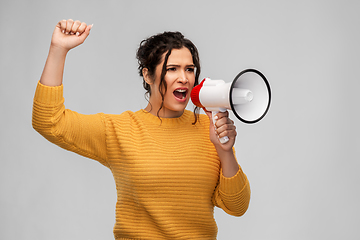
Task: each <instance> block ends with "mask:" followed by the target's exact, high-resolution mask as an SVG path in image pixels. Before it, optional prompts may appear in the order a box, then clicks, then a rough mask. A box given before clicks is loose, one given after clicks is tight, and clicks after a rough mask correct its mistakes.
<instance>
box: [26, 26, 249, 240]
mask: <svg viewBox="0 0 360 240" xmlns="http://www.w3.org/2000/svg"><path fill="white" fill-rule="evenodd" d="M91 27H92V26H91V25H90V26H88V25H87V24H86V23H81V22H80V21H73V20H71V19H70V20H62V21H60V22H59V23H58V24H57V25H56V28H55V30H54V33H53V36H52V40H51V46H50V50H49V55H48V58H47V61H46V64H45V67H44V71H43V74H42V76H41V79H40V81H39V83H38V86H37V89H36V92H35V97H34V107H33V127H34V128H35V129H36V130H37V131H38V132H39V133H40V134H42V135H43V136H44V137H45V138H47V139H48V140H49V141H51V142H53V143H55V144H57V145H58V146H60V147H62V148H64V149H67V150H70V151H73V152H76V153H78V154H80V155H83V156H85V157H88V158H91V159H95V160H97V161H99V162H100V163H101V164H103V165H105V166H106V167H108V168H109V169H110V170H111V171H112V173H113V176H114V179H115V182H116V188H117V204H116V223H115V226H114V237H115V239H216V235H217V227H216V223H215V220H214V216H213V211H214V206H217V207H220V208H222V209H223V210H224V211H225V212H227V213H229V214H231V215H234V216H241V215H243V214H244V213H245V212H246V210H247V207H248V204H249V200H250V187H249V182H248V180H247V178H246V176H245V174H244V173H243V172H242V170H241V168H240V167H239V165H238V163H237V161H236V159H235V156H234V152H233V145H234V143H235V138H236V130H235V126H234V124H233V121H231V120H230V119H229V118H228V113H227V112H226V113H218V114H217V115H216V116H215V118H216V120H217V122H216V124H215V125H216V126H214V125H213V123H212V121H210V119H209V118H211V114H209V113H207V114H208V116H206V115H201V114H200V115H199V114H197V113H194V114H193V113H191V112H190V111H188V110H186V109H185V107H186V105H187V103H188V101H189V96H190V91H191V89H192V88H193V87H194V85H196V84H198V77H199V74H200V64H199V57H198V52H197V49H196V47H195V45H194V44H193V43H192V42H191V41H190V40H188V39H185V38H184V37H183V35H182V34H181V33H178V32H175V33H174V32H165V33H163V34H158V35H155V36H152V37H150V38H148V39H146V40H144V41H142V42H141V44H140V47H139V49H138V52H137V58H138V61H139V73H140V75H141V76H142V77H143V86H144V88H145V90H146V92H147V93H148V94H149V99H148V100H149V103H148V105H147V107H146V108H145V109H141V110H139V111H137V112H131V111H126V112H124V113H122V114H119V115H109V114H102V113H100V114H95V115H82V114H79V113H76V112H73V111H70V110H67V109H65V107H64V104H63V103H64V99H63V95H62V92H63V85H62V77H63V70H64V64H65V58H66V55H67V52H68V51H69V50H70V49H72V48H74V47H76V46H78V45H80V44H82V43H83V42H84V41H85V39H86V38H87V37H88V35H89V33H90V29H91ZM224 136H228V137H229V139H230V140H229V141H228V142H227V143H226V144H220V142H219V140H218V138H219V137H224Z"/></svg>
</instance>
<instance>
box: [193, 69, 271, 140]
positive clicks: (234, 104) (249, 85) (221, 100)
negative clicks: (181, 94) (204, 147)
mask: <svg viewBox="0 0 360 240" xmlns="http://www.w3.org/2000/svg"><path fill="white" fill-rule="evenodd" d="M190 96H191V101H192V102H193V103H194V105H196V106H198V107H200V108H205V109H206V110H207V111H211V112H212V115H213V116H214V115H215V114H217V113H218V112H225V111H226V110H232V111H233V112H234V115H235V116H236V118H238V119H239V120H240V121H242V122H244V123H247V124H253V123H256V122H258V121H260V120H261V119H262V118H263V117H264V116H265V115H266V113H267V112H268V110H269V107H270V102H271V90H270V84H269V82H268V80H267V79H266V77H265V76H264V75H263V74H262V73H261V72H259V71H258V70H255V69H246V70H244V71H242V72H240V73H239V74H238V75H237V76H236V77H235V79H234V80H233V81H232V82H231V83H225V82H224V81H223V80H212V79H210V78H204V80H203V81H202V82H201V83H200V84H199V85H197V86H195V87H194V88H193V89H192V91H191V95H190ZM213 119H214V118H213ZM214 124H215V120H214ZM227 141H229V138H228V137H227V136H226V137H223V138H221V139H220V142H221V143H226V142H227Z"/></svg>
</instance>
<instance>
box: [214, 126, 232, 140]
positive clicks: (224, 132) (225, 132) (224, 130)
mask: <svg viewBox="0 0 360 240" xmlns="http://www.w3.org/2000/svg"><path fill="white" fill-rule="evenodd" d="M216 132H217V135H218V136H219V138H222V137H225V136H228V137H229V138H232V137H235V136H236V134H237V133H236V127H235V126H228V127H227V128H225V127H224V126H222V127H221V128H220V129H218V130H217V131H216Z"/></svg>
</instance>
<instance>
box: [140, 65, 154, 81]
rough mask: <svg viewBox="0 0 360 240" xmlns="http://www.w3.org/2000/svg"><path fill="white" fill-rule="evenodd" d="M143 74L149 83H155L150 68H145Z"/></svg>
mask: <svg viewBox="0 0 360 240" xmlns="http://www.w3.org/2000/svg"><path fill="white" fill-rule="evenodd" d="M142 74H143V77H144V80H145V82H146V83H147V84H149V85H152V84H153V83H154V81H153V79H152V77H151V76H150V73H149V69H147V68H143V70H142Z"/></svg>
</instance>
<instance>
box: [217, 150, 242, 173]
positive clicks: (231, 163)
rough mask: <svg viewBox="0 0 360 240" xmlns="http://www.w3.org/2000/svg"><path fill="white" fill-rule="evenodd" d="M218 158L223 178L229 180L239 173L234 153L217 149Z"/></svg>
mask: <svg viewBox="0 0 360 240" xmlns="http://www.w3.org/2000/svg"><path fill="white" fill-rule="evenodd" d="M217 153H218V156H219V158H220V161H221V168H222V173H223V176H224V177H226V178H231V177H233V176H235V174H236V173H237V172H238V171H239V164H238V162H237V161H236V158H235V156H234V152H233V151H232V150H230V151H224V150H222V149H217Z"/></svg>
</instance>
